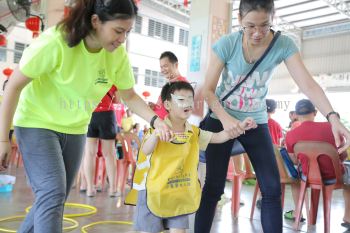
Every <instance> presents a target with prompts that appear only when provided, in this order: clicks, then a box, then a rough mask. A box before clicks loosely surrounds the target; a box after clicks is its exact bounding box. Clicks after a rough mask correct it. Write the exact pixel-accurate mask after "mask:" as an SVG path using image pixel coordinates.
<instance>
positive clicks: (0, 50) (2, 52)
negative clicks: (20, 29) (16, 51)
mask: <svg viewBox="0 0 350 233" xmlns="http://www.w3.org/2000/svg"><path fill="white" fill-rule="evenodd" d="M0 61H3V62H6V61H7V48H6V46H1V47H0Z"/></svg>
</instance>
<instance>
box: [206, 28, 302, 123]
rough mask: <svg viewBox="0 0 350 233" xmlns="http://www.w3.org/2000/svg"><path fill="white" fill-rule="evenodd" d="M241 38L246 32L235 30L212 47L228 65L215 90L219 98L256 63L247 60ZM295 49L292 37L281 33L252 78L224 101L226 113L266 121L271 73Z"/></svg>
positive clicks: (296, 50) (241, 117)
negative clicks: (266, 99)
mask: <svg viewBox="0 0 350 233" xmlns="http://www.w3.org/2000/svg"><path fill="white" fill-rule="evenodd" d="M242 39H243V33H242V32H241V31H239V32H235V33H232V34H229V35H226V36H223V37H222V38H220V39H219V40H218V41H217V42H216V43H215V44H214V45H213V47H212V48H213V51H214V52H215V54H216V55H217V56H218V57H219V59H220V60H221V61H222V62H223V63H224V64H225V66H224V70H223V72H222V81H221V83H220V84H219V86H218V87H217V89H216V95H217V97H218V98H219V99H222V98H223V97H224V96H225V95H226V94H227V93H228V92H229V91H230V90H232V89H233V88H234V86H235V85H236V84H237V83H239V82H240V80H242V79H243V78H244V77H245V75H246V74H247V73H248V72H249V71H250V69H251V68H252V67H253V65H254V64H249V63H247V62H246V60H245V59H244V56H243V49H242ZM296 52H298V48H297V46H296V45H295V43H294V42H293V40H292V39H291V38H289V37H288V36H286V35H283V34H282V35H281V36H280V37H279V38H278V39H277V41H276V43H275V44H274V46H273V47H272V49H271V50H270V52H269V53H268V54H267V55H266V57H265V58H264V60H263V61H262V62H261V63H260V64H259V65H258V67H257V68H256V69H255V71H254V72H253V73H252V74H251V75H250V77H248V79H247V80H246V81H245V82H244V83H242V85H241V86H240V87H239V88H238V89H237V90H236V91H234V92H233V93H232V94H231V95H230V96H229V97H228V98H227V99H226V100H225V101H224V102H223V103H222V105H223V107H224V109H225V110H226V112H228V113H229V114H230V115H231V116H233V117H235V118H237V119H239V120H241V121H242V120H244V119H245V118H246V117H253V118H254V119H255V121H256V122H257V123H258V124H264V123H267V113H266V104H265V97H266V95H267V92H268V85H269V82H270V80H271V78H272V74H273V72H274V70H275V68H276V67H277V66H278V64H280V63H281V62H282V61H284V60H286V59H287V58H289V57H290V56H292V55H293V54H295V53H296ZM213 117H215V115H214V114H213Z"/></svg>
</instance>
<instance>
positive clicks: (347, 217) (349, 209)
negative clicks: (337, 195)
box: [343, 185, 350, 223]
mask: <svg viewBox="0 0 350 233" xmlns="http://www.w3.org/2000/svg"><path fill="white" fill-rule="evenodd" d="M343 196H344V202H345V208H344V209H345V210H344V218H343V220H344V222H347V223H350V186H348V185H344V189H343Z"/></svg>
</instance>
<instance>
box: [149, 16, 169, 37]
mask: <svg viewBox="0 0 350 233" xmlns="http://www.w3.org/2000/svg"><path fill="white" fill-rule="evenodd" d="M174 30H175V28H174V26H170V25H168V24H164V23H161V22H157V21H154V20H153V19H150V20H149V21H148V35H149V36H151V37H156V38H161V39H163V40H166V41H170V42H174Z"/></svg>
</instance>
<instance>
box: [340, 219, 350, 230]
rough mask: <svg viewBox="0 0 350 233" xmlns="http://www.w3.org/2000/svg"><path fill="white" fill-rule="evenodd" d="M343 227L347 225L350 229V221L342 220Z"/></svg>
mask: <svg viewBox="0 0 350 233" xmlns="http://www.w3.org/2000/svg"><path fill="white" fill-rule="evenodd" d="M340 225H341V226H342V227H345V228H348V229H350V223H349V222H345V221H344V222H342V223H341V224H340Z"/></svg>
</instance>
